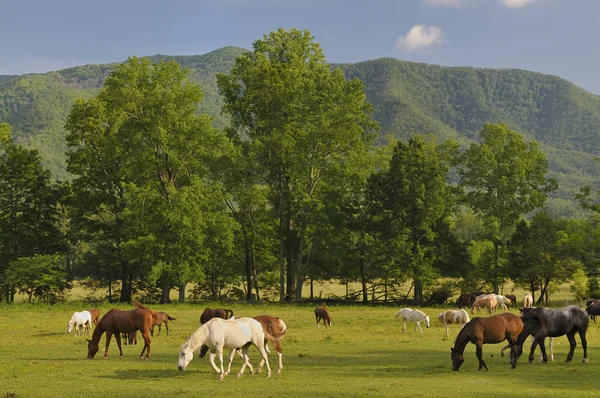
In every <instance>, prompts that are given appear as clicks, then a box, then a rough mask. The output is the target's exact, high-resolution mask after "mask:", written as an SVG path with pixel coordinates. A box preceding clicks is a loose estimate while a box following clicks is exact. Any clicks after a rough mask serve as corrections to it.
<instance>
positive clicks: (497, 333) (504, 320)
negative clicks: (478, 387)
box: [450, 312, 523, 371]
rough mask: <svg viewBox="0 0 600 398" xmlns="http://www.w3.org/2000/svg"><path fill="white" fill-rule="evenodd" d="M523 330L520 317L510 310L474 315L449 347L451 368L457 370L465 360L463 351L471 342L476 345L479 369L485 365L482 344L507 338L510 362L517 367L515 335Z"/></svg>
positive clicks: (517, 335) (485, 366)
mask: <svg viewBox="0 0 600 398" xmlns="http://www.w3.org/2000/svg"><path fill="white" fill-rule="evenodd" d="M521 331H523V321H522V320H521V318H519V317H518V316H516V315H515V314H511V313H510V312H504V313H502V314H498V315H494V316H490V317H487V318H480V317H475V318H473V319H472V320H471V322H469V323H467V324H466V325H465V327H464V328H462V330H461V331H460V332H459V333H458V336H457V337H456V341H455V343H454V347H452V348H451V349H450V351H451V353H452V354H451V358H452V370H455V371H458V370H459V369H460V367H461V365H462V364H463V362H464V361H465V358H464V356H463V352H464V351H465V347H466V345H467V344H468V343H469V342H471V343H473V344H475V346H476V347H477V359H479V370H481V368H485V370H486V371H487V370H488V367H487V365H486V364H485V362H483V345H484V344H496V343H500V342H502V341H504V340H508V343H509V344H510V346H511V347H510V363H511V365H512V367H513V369H514V368H516V367H517V359H518V355H517V344H516V341H517V337H519V334H520V333H521Z"/></svg>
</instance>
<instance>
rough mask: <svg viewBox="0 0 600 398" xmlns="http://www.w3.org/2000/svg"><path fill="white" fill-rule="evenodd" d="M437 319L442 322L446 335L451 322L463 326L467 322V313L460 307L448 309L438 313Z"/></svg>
mask: <svg viewBox="0 0 600 398" xmlns="http://www.w3.org/2000/svg"><path fill="white" fill-rule="evenodd" d="M437 318H438V321H440V322H441V323H443V324H444V325H445V326H446V337H448V330H449V329H450V325H452V324H453V323H455V324H457V325H460V327H461V328H463V327H464V326H465V325H466V324H467V323H469V314H467V311H465V310H463V309H460V310H458V311H454V310H448V311H444V312H442V313H440V314H439V315H438V317H437Z"/></svg>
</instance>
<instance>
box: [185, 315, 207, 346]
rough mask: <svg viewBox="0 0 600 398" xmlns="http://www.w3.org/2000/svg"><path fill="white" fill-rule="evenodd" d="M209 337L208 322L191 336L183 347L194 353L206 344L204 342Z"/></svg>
mask: <svg viewBox="0 0 600 398" xmlns="http://www.w3.org/2000/svg"><path fill="white" fill-rule="evenodd" d="M206 336H208V322H207V323H205V324H203V325H202V326H200V327H199V328H198V329H196V331H195V332H194V333H192V334H190V337H188V338H187V340H186V341H185V342H184V343H183V344H182V345H181V347H182V348H189V349H190V350H192V351H194V350H195V349H196V348H197V347H199V346H201V345H202V344H204V340H205V339H206Z"/></svg>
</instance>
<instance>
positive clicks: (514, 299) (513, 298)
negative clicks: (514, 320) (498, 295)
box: [505, 294, 517, 308]
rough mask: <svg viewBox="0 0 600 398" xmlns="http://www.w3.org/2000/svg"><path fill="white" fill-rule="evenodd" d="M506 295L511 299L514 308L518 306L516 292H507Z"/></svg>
mask: <svg viewBox="0 0 600 398" xmlns="http://www.w3.org/2000/svg"><path fill="white" fill-rule="evenodd" d="M505 297H506V298H507V299H509V300H510V301H511V303H512V305H513V307H514V308H517V296H515V295H514V294H507V295H506V296H505Z"/></svg>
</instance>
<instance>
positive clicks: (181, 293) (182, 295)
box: [179, 282, 187, 303]
mask: <svg viewBox="0 0 600 398" xmlns="http://www.w3.org/2000/svg"><path fill="white" fill-rule="evenodd" d="M186 286H187V282H179V302H180V303H185V287H186Z"/></svg>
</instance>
